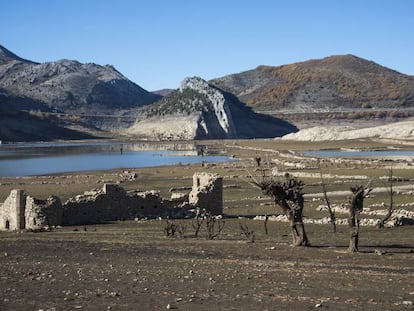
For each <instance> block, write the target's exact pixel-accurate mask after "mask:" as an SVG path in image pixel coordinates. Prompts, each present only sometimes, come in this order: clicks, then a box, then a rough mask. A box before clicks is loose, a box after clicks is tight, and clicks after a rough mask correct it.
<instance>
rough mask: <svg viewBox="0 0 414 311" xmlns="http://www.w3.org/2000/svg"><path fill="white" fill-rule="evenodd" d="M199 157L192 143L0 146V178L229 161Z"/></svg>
mask: <svg viewBox="0 0 414 311" xmlns="http://www.w3.org/2000/svg"><path fill="white" fill-rule="evenodd" d="M151 148H152V150H148V149H151ZM164 149H166V150H164ZM168 149H170V150H168ZM202 153H205V152H204V151H203V152H202ZM199 154H200V148H199V146H195V145H192V144H147V143H142V144H125V143H112V142H110V143H108V142H103V143H102V142H98V143H62V144H54V143H44V144H41V143H39V144H15V145H0V177H6V176H7V177H18V176H30V175H45V174H55V173H63V172H76V171H91V170H107V169H117V168H119V169H127V168H134V167H152V166H160V165H174V164H179V163H181V164H189V163H201V162H203V161H205V162H225V161H231V159H230V158H229V157H226V156H221V155H208V154H207V155H205V156H200V155H199Z"/></svg>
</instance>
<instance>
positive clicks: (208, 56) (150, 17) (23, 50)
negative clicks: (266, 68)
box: [0, 0, 414, 91]
mask: <svg viewBox="0 0 414 311" xmlns="http://www.w3.org/2000/svg"><path fill="white" fill-rule="evenodd" d="M413 16H414V1H411V0H388V1H387V0H307V1H305V0H302V1H300V0H283V1H282V0H250V1H247V0H0V29H1V31H0V44H1V45H3V46H4V47H6V48H8V49H9V50H11V51H12V52H14V53H16V54H17V55H19V56H21V57H23V58H26V59H30V60H34V61H38V62H45V61H55V60H59V59H62V58H66V59H75V60H78V61H80V62H94V63H97V64H101V65H105V64H111V65H114V66H115V67H116V68H117V69H118V70H119V71H120V72H121V73H123V74H124V75H125V76H126V77H128V78H129V79H131V80H132V81H134V82H135V83H137V84H138V85H140V86H142V87H143V88H145V89H147V90H150V91H152V90H157V89H162V88H177V87H178V86H179V83H180V81H181V80H182V79H183V78H184V77H186V76H194V75H197V76H201V77H202V78H204V79H207V80H208V79H212V78H217V77H221V76H223V75H226V74H231V73H237V72H241V71H244V70H249V69H253V68H255V67H257V66H258V65H273V66H277V65H282V64H288V63H293V62H297V61H305V60H308V59H312V58H323V57H325V56H330V55H338V54H354V55H357V56H360V57H363V58H366V59H369V60H372V61H375V62H377V63H379V64H381V65H383V66H386V67H389V68H392V69H395V70H397V71H400V72H402V73H406V74H410V75H414V57H413V55H414V54H413V51H414V18H413Z"/></svg>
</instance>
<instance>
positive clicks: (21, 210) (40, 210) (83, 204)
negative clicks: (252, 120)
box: [0, 173, 223, 230]
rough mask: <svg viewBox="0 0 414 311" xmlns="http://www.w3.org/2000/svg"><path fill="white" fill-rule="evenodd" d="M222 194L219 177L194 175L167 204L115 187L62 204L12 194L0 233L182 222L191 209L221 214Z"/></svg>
mask: <svg viewBox="0 0 414 311" xmlns="http://www.w3.org/2000/svg"><path fill="white" fill-rule="evenodd" d="M222 192H223V179H222V177H220V176H218V175H216V174H207V173H196V174H195V175H194V177H193V186H192V190H191V192H190V193H189V194H183V196H182V197H179V198H175V199H171V200H164V199H163V198H161V197H160V195H159V193H158V192H156V191H145V192H126V191H125V189H123V188H122V187H120V186H118V185H115V184H105V185H104V186H103V188H102V189H94V190H90V191H86V192H85V193H84V194H82V195H78V196H76V197H75V198H72V199H69V200H68V201H66V202H65V203H64V204H62V203H61V201H60V199H59V198H58V197H55V196H52V197H49V198H48V199H46V200H38V199H36V198H33V197H30V196H27V195H26V193H25V192H24V191H23V190H12V191H11V193H10V195H9V197H8V198H7V199H6V201H5V202H4V203H3V204H1V205H0V230H22V229H29V230H40V229H43V228H50V227H53V226H58V225H86V224H96V223H102V222H106V221H115V220H127V219H135V218H156V217H167V216H168V217H171V218H183V217H185V216H187V215H189V213H191V210H194V209H195V208H200V209H205V210H207V211H208V212H210V213H211V214H213V215H218V214H221V213H222V212H223V193H222ZM182 199H185V201H184V200H182Z"/></svg>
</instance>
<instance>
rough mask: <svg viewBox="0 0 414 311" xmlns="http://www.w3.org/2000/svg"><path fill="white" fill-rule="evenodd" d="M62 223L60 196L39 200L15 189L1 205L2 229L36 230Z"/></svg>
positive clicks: (0, 227) (0, 226)
mask: <svg viewBox="0 0 414 311" xmlns="http://www.w3.org/2000/svg"><path fill="white" fill-rule="evenodd" d="M61 223H62V204H61V202H60V200H59V198H58V197H54V196H52V197H50V198H48V199H47V200H37V199H35V198H33V197H31V196H28V195H27V194H26V193H25V192H24V191H23V190H19V189H15V190H12V191H11V192H10V195H9V196H8V197H7V199H6V201H5V202H4V203H3V204H2V205H0V230H21V229H31V230H36V229H41V228H45V227H50V226H57V225H60V224H61Z"/></svg>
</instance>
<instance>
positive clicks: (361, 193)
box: [348, 185, 372, 253]
mask: <svg viewBox="0 0 414 311" xmlns="http://www.w3.org/2000/svg"><path fill="white" fill-rule="evenodd" d="M371 190H372V189H371V188H369V187H364V186H361V185H358V186H355V187H351V192H352V194H351V196H350V197H349V218H348V225H349V229H350V239H349V247H348V252H349V253H355V252H358V251H359V249H358V240H359V222H360V218H361V217H360V216H361V212H362V209H363V208H364V198H365V197H366V196H367V195H368V194H369V193H370V192H371Z"/></svg>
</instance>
